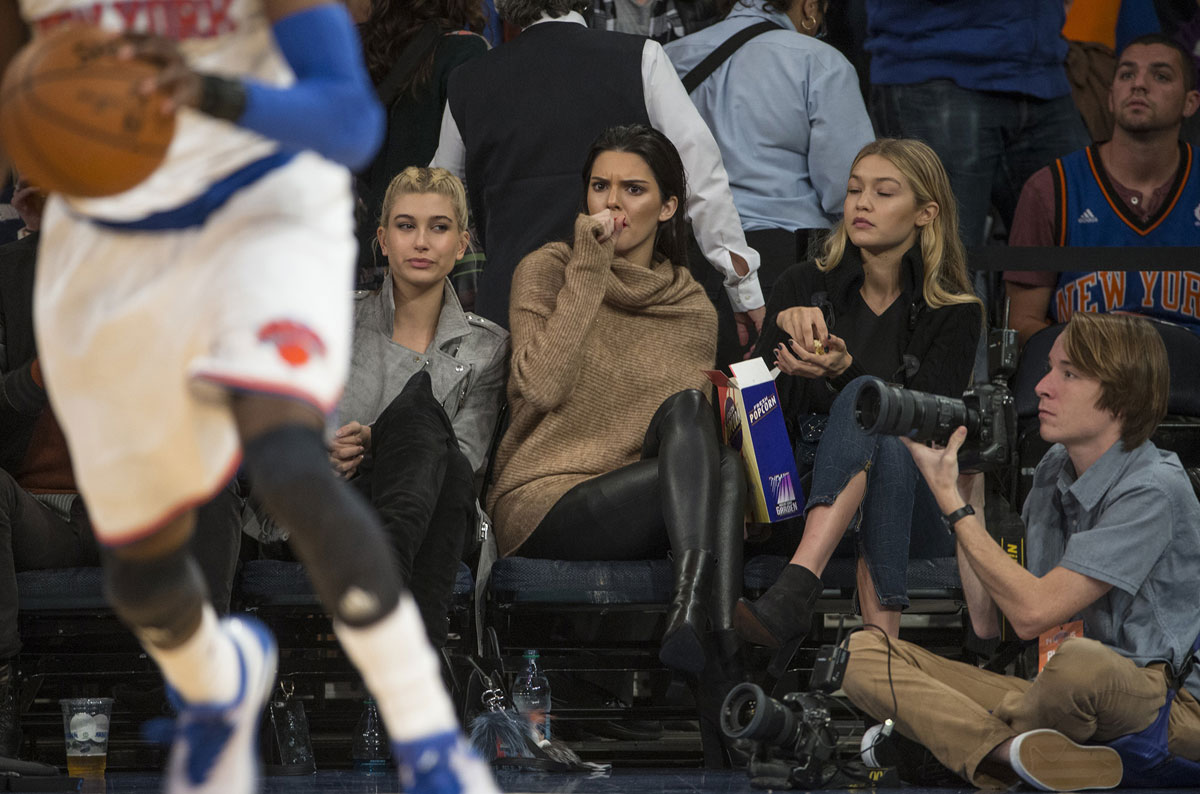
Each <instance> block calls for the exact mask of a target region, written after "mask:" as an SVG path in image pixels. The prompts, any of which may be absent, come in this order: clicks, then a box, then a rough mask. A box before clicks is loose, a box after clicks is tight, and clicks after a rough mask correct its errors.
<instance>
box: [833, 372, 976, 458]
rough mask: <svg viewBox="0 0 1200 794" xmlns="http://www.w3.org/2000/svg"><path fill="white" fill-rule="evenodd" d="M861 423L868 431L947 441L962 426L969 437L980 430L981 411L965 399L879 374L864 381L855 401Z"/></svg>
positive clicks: (856, 414) (917, 438) (921, 439)
mask: <svg viewBox="0 0 1200 794" xmlns="http://www.w3.org/2000/svg"><path fill="white" fill-rule="evenodd" d="M854 415H855V419H856V421H857V422H858V426H859V427H860V428H861V429H862V430H863V431H864V432H866V433H882V434H884V435H889V436H908V437H909V438H911V439H912V440H914V441H921V442H926V441H932V442H934V443H936V444H945V443H946V441H948V440H949V438H950V435H951V434H952V433H953V432H954V431H955V430H956V429H957V428H958V427H959V426H960V425H965V426H966V428H967V436H968V438H972V437H974V436H975V434H977V432H978V430H979V424H980V418H979V412H978V411H976V410H975V409H973V408H971V407H970V406H968V405H967V404H966V403H964V402H963V401H962V400H956V399H954V398H952V397H943V396H941V395H939V394H926V393H924V392H919V391H910V390H909V389H901V388H900V387H898V386H889V385H887V384H886V383H884V382H883V381H881V380H879V379H878V378H872V379H871V380H870V381H868V382H866V383H864V384H863V386H862V389H861V390H860V391H859V393H858V400H857V402H855V404H854Z"/></svg>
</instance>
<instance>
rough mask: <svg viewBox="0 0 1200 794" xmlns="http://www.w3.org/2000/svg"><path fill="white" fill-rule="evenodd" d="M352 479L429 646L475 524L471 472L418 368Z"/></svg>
mask: <svg viewBox="0 0 1200 794" xmlns="http://www.w3.org/2000/svg"><path fill="white" fill-rule="evenodd" d="M351 483H352V484H353V485H354V486H355V487H356V488H357V489H358V490H359V492H360V493H362V494H363V496H365V497H366V498H367V499H368V500H369V501H370V502H371V505H372V506H373V507H374V508H375V509H376V511H378V513H379V517H380V519H381V520H382V521H383V526H384V530H385V532H386V535H387V537H388V539H389V541H390V542H391V544H392V548H393V549H394V550H395V552H396V560H397V562H398V564H399V568H400V570H399V573H400V577H401V582H402V583H403V584H404V586H406V587H407V588H408V589H409V590H410V591H411V592H412V595H413V598H414V599H415V600H416V602H417V607H418V609H419V610H420V612H421V618H422V619H423V620H424V621H425V630H426V632H427V633H428V635H429V640H430V642H432V643H433V645H434V647H441V646H442V645H444V644H445V643H446V633H447V630H448V629H449V622H448V619H447V618H448V615H449V612H450V599H451V597H452V596H453V594H454V578H455V576H456V575H457V573H458V563H459V561H460V560H461V559H462V554H463V548H464V545H465V544H466V540H467V537H468V536H469V534H470V532H471V531H472V529H473V528H474V527H475V523H476V515H475V473H474V471H472V469H471V464H470V462H469V461H468V460H467V458H466V456H465V455H463V453H462V451H461V450H460V449H459V446H458V439H457V437H456V436H455V435H454V427H453V426H452V425H451V423H450V419H449V417H447V416H446V412H445V410H443V408H442V406H441V405H440V404H439V403H438V401H437V400H436V399H435V398H434V396H433V391H432V389H431V386H430V381H429V374H428V373H427V372H418V373H417V374H416V375H414V376H413V377H412V378H410V379H409V381H408V383H407V384H405V386H404V388H403V389H402V390H401V391H400V394H398V395H397V396H396V398H395V399H394V400H392V402H391V404H390V405H388V407H387V408H386V409H385V410H384V412H383V413H382V414H381V415H380V416H379V418H378V419H377V420H376V421H375V424H374V425H373V426H372V428H371V454H370V455H368V456H366V458H365V459H364V460H363V462H362V463H361V464H360V465H359V468H358V473H357V475H356V476H355V477H354V479H353V480H351Z"/></svg>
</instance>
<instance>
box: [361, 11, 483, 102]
mask: <svg viewBox="0 0 1200 794" xmlns="http://www.w3.org/2000/svg"><path fill="white" fill-rule="evenodd" d="M426 22H437V23H439V24H440V25H441V27H443V28H444V29H446V30H461V29H463V28H468V27H469V28H470V29H471V30H474V31H477V32H478V31H480V30H483V4H482V3H480V2H479V0H371V13H370V14H369V15H368V16H367V20H366V21H365V22H363V23H362V25H360V26H359V34H360V35H361V36H362V44H363V56H364V57H365V58H366V61H367V71H368V72H369V73H370V75H371V82H372V83H374V84H375V85H379V84H380V83H382V82H383V79H384V78H385V77H387V73H388V71H389V70H390V69H391V68H392V64H394V63H395V62H396V59H397V58H398V57H400V52H401V51H402V50H403V49H404V47H405V45H407V44H408V42H409V41H411V40H412V37H413V36H415V35H416V34H417V32H418V31H419V30H420V29H421V28H422V27H424V25H425V23H426ZM432 74H433V56H432V55H430V57H429V59H428V60H427V61H426V62H425V63H424V64H422V66H421V68H419V69H417V71H416V73H415V74H413V76H412V77H411V78H409V80H408V81H407V82H406V83H405V84H404V85H402V86H400V93H401V94H403V93H406V92H409V91H412V90H414V89H415V88H417V87H419V86H421V85H424V84H425V83H426V82H428V80H429V78H430V76H431V75H432Z"/></svg>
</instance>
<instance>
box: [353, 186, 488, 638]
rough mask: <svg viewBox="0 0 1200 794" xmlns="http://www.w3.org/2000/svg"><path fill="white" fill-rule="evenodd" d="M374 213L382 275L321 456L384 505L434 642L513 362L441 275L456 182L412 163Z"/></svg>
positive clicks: (455, 225) (367, 299)
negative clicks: (329, 443) (385, 262)
mask: <svg viewBox="0 0 1200 794" xmlns="http://www.w3.org/2000/svg"><path fill="white" fill-rule="evenodd" d="M383 206H384V210H383V213H382V215H381V217H380V224H379V231H378V239H379V245H380V250H381V252H382V253H383V254H384V256H386V257H387V259H388V274H387V276H386V278H385V279H384V283H383V286H382V287H381V288H380V289H379V290H376V291H374V292H369V293H363V294H361V295H360V296H359V298H358V301H357V304H356V307H355V330H354V348H353V355H352V358H351V364H350V375H349V377H348V379H347V382H346V391H345V393H344V395H343V397H342V400H341V403H340V404H339V406H338V424H339V428H338V430H337V431H336V433H335V436H334V440H333V447H332V451H331V453H330V459H331V461H332V463H333V466H334V467H335V469H336V470H337V471H339V472H340V473H341V474H342V475H343V476H345V477H347V478H349V479H350V482H351V483H352V484H353V485H355V486H356V487H357V488H358V489H359V490H360V491H361V492H362V493H363V495H364V496H366V497H367V499H369V500H370V501H371V503H372V505H374V506H375V508H376V509H377V510H378V511H379V513H380V516H381V518H382V519H383V521H384V526H385V529H386V530H387V532H388V536H389V538H390V539H391V541H392V546H393V549H394V550H395V552H396V557H397V562H398V564H399V568H400V572H401V575H402V577H403V580H404V584H405V585H407V586H408V587H409V589H410V590H412V593H413V596H414V597H415V598H416V601H417V606H418V607H419V608H420V610H421V615H422V617H423V618H424V619H425V627H426V631H427V632H428V633H429V636H430V640H431V641H432V642H433V643H434V644H435V645H441V644H444V642H445V638H446V632H447V628H448V623H447V617H446V616H447V611H448V606H449V600H450V596H451V594H452V592H453V586H454V577H455V573H456V571H457V569H458V561H459V558H460V557H461V556H462V552H463V548H464V545H465V542H466V539H467V537H468V535H469V534H470V533H471V532H472V531H473V530H474V528H475V527H476V525H477V517H478V512H477V505H476V499H475V497H476V495H477V490H476V479H477V475H479V474H481V473H482V471H483V468H484V466H485V464H486V457H487V448H488V443H489V441H490V439H491V436H492V433H493V430H494V428H495V425H496V419H497V416H498V414H499V411H500V405H501V403H502V401H503V398H504V386H505V380H506V374H507V362H508V332H506V331H505V330H504V329H502V328H500V327H499V326H498V325H496V324H495V323H492V322H490V321H488V320H485V319H483V318H481V317H478V316H476V315H473V314H469V313H467V312H464V311H463V309H462V306H461V305H460V304H459V302H458V298H457V296H456V295H455V292H454V289H453V287H451V285H450V282H449V281H448V280H447V276H448V275H449V273H450V270H451V269H452V268H453V267H454V263H455V262H456V261H457V260H458V259H459V258H461V257H462V255H463V253H464V252H465V250H466V246H467V241H468V239H469V237H468V234H467V231H466V212H467V209H466V195H465V193H464V191H463V187H462V183H461V182H460V181H459V180H458V179H457V178H456V177H454V176H453V175H452V174H450V173H449V172H448V171H445V170H443V169H440V168H432V169H431V168H417V167H412V168H407V169H405V170H404V171H402V172H400V174H398V175H397V176H396V177H395V178H394V179H393V180H392V182H391V184H390V185H389V186H388V190H387V193H386V195H385V197H384V204H383Z"/></svg>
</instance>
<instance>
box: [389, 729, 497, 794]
mask: <svg viewBox="0 0 1200 794" xmlns="http://www.w3.org/2000/svg"><path fill="white" fill-rule="evenodd" d="M392 755H393V756H394V757H395V759H396V768H397V770H398V771H399V773H400V783H401V784H402V785H403V786H404V791H405V794H499V792H500V789H499V788H497V787H496V781H495V780H494V779H493V778H492V773H491V770H490V769H488V765H487V764H486V763H484V761H483V759H482V758H480V757H479V754H478V753H476V752H475V748H473V747H471V743H470V742H468V741H467V740H466V738H464V737H463V735H462V734H460V733H459V732H458V731H450V732H447V733H439V734H435V735H433V736H427V737H425V738H424V739H419V740H417V741H412V742H393V743H392Z"/></svg>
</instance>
